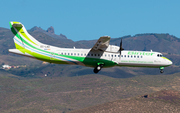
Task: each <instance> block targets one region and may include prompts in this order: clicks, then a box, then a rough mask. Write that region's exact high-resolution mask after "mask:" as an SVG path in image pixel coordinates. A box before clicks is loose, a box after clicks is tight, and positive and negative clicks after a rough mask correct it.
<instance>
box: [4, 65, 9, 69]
mask: <svg viewBox="0 0 180 113" xmlns="http://www.w3.org/2000/svg"><path fill="white" fill-rule="evenodd" d="M2 69H11V66H9V65H2Z"/></svg>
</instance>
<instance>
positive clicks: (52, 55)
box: [50, 52, 55, 60]
mask: <svg viewBox="0 0 180 113" xmlns="http://www.w3.org/2000/svg"><path fill="white" fill-rule="evenodd" d="M50 60H55V53H53V52H52V53H51V56H50Z"/></svg>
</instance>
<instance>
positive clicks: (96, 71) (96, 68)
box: [94, 64, 103, 73]
mask: <svg viewBox="0 0 180 113" xmlns="http://www.w3.org/2000/svg"><path fill="white" fill-rule="evenodd" d="M102 67H103V64H99V65H97V66H96V67H95V68H94V73H98V72H99V71H100V70H101V69H102Z"/></svg>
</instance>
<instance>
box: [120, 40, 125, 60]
mask: <svg viewBox="0 0 180 113" xmlns="http://www.w3.org/2000/svg"><path fill="white" fill-rule="evenodd" d="M123 50H124V48H122V38H121V42H120V45H119V62H120V60H121V51H123Z"/></svg>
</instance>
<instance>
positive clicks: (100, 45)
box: [91, 36, 111, 51]
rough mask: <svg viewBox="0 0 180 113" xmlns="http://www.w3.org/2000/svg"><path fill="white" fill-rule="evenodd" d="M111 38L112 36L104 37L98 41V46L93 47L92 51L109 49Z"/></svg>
mask: <svg viewBox="0 0 180 113" xmlns="http://www.w3.org/2000/svg"><path fill="white" fill-rule="evenodd" d="M110 39H111V37H110V36H102V37H100V38H99V39H98V41H97V42H96V44H95V45H94V46H93V48H92V49H91V51H92V50H95V51H97V50H99V51H105V50H106V49H107V47H108V46H109V42H110Z"/></svg>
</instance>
